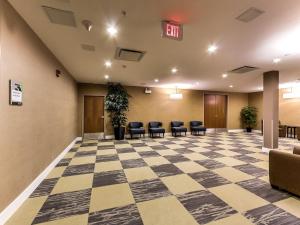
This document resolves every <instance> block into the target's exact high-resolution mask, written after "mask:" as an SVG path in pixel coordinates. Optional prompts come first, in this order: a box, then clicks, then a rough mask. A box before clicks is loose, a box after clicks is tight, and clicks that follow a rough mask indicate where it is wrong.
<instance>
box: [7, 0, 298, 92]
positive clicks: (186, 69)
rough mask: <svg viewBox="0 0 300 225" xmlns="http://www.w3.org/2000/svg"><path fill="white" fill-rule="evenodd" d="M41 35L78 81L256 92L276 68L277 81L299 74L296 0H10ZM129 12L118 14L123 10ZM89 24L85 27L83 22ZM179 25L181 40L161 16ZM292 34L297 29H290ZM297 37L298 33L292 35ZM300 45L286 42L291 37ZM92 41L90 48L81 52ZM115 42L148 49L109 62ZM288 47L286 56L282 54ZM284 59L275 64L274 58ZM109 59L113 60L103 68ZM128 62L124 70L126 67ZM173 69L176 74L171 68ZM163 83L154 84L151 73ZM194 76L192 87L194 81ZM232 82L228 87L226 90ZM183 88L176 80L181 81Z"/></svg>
mask: <svg viewBox="0 0 300 225" xmlns="http://www.w3.org/2000/svg"><path fill="white" fill-rule="evenodd" d="M9 2H10V3H11V4H12V5H13V7H14V8H15V9H16V10H17V11H18V12H19V13H20V14H21V16H22V17H23V18H24V19H25V20H26V22H27V23H28V24H29V25H30V26H31V27H32V29H33V30H34V31H35V32H36V33H37V35H38V36H39V37H40V38H41V39H42V41H43V42H44V43H45V44H46V45H47V46H48V48H49V49H50V50H51V51H52V52H53V53H54V54H55V56H56V57H57V58H58V59H59V60H60V61H61V62H62V64H63V65H64V66H65V67H66V68H67V69H68V70H69V71H70V73H71V74H72V75H73V76H74V78H75V79H76V80H77V81H78V82H86V83H106V82H107V81H106V80H105V79H104V74H109V75H110V77H111V78H110V81H113V82H121V83H123V84H126V85H137V86H157V85H166V86H168V85H170V84H171V86H175V85H174V84H175V83H177V84H178V83H179V84H187V85H191V86H190V87H189V88H192V89H201V90H215V91H229V90H230V91H239V92H251V91H258V90H259V87H261V86H262V73H263V72H264V71H268V70H279V71H280V82H281V83H284V82H291V81H294V80H296V79H298V78H300V63H299V62H300V61H299V60H300V4H299V0H222V1H220V0H88V1H83V0H40V1H39V0H26V1H24V0H9ZM42 5H47V6H51V7H55V8H59V9H64V10H71V11H73V12H74V14H75V18H76V23H77V27H68V26H64V25H57V24H52V23H50V22H49V19H48V17H47V16H46V14H45V12H44V11H43V9H42V8H41V6H42ZM250 7H256V8H259V9H261V10H263V11H265V13H264V14H262V15H261V16H260V17H258V18H257V19H255V20H253V21H252V22H249V23H243V22H240V21H237V20H236V19H235V18H236V17H237V16H238V15H240V14H241V13H242V12H243V11H245V10H246V9H248V8H250ZM122 10H125V11H126V12H127V15H126V16H123V15H122V13H121V11H122ZM84 19H88V20H91V21H92V22H93V29H92V31H91V32H87V31H86V30H85V29H84V27H83V26H82V24H81V21H82V20H84ZM162 20H176V21H178V22H181V23H183V24H184V25H183V26H184V28H183V29H184V35H183V40H182V41H174V40H170V39H165V38H162V37H161V21H162ZM111 23H115V24H116V25H117V27H118V28H119V33H118V36H117V37H116V38H110V37H109V36H108V35H107V33H106V27H107V25H108V24H111ZM295 32H296V33H295ZM297 38H298V39H297ZM294 39H297V40H299V43H297V42H298V41H297V42H296V43H295V45H296V46H295V45H293V46H290V45H291V43H293V40H294ZM213 43H215V44H216V45H218V47H219V49H218V51H217V53H215V54H212V55H209V54H208V53H207V51H206V49H207V47H208V45H210V44H213ZM81 44H91V45H94V46H95V47H96V51H95V52H87V51H84V50H82V48H81ZM116 47H124V48H132V49H138V50H143V51H146V52H147V53H146V55H145V56H144V58H143V59H142V60H141V61H140V62H127V61H119V60H114V59H113V58H114V54H115V49H116ZM288 53H292V54H289V55H288V56H284V55H286V54H288ZM276 57H280V58H282V62H281V63H279V64H273V63H272V60H273V58H276ZM107 59H111V60H112V62H113V66H112V68H110V69H107V68H105V66H104V61H105V60H107ZM123 65H126V66H127V67H126V68H123ZM244 65H249V66H256V67H259V68H260V69H259V70H256V71H254V72H250V73H246V74H231V73H229V74H228V75H229V76H228V78H227V79H222V78H221V75H222V73H224V72H227V71H230V70H232V69H235V68H237V67H240V66H244ZM174 66H176V67H177V68H178V73H177V74H175V75H174V74H172V73H171V72H170V70H171V68H172V67H174ZM155 78H158V79H159V80H160V82H159V83H158V84H156V83H155V82H154V79H155ZM197 82H199V84H198V85H197V84H196V83H197ZM229 85H233V86H234V87H233V88H229ZM179 87H180V85H179Z"/></svg>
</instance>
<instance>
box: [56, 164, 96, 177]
mask: <svg viewBox="0 0 300 225" xmlns="http://www.w3.org/2000/svg"><path fill="white" fill-rule="evenodd" d="M94 167H95V164H94V163H91V164H81V165H74V166H68V167H67V168H66V169H65V171H64V173H63V175H62V176H63V177H67V176H74V175H80V174H88V173H94Z"/></svg>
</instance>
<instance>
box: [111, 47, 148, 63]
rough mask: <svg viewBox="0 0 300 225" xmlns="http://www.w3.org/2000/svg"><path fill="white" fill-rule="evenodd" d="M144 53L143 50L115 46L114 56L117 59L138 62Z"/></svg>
mask: <svg viewBox="0 0 300 225" xmlns="http://www.w3.org/2000/svg"><path fill="white" fill-rule="evenodd" d="M145 53H146V52H145V51H139V50H133V49H127V48H117V50H116V55H115V58H116V59H119V60H126V61H135V62H138V61H140V60H141V59H142V58H143V57H144V55H145Z"/></svg>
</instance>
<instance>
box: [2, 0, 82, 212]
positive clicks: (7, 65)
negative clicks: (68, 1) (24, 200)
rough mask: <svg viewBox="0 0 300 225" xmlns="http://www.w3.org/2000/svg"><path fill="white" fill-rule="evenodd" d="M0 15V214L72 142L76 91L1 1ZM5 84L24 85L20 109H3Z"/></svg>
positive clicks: (13, 13) (6, 96)
mask: <svg viewBox="0 0 300 225" xmlns="http://www.w3.org/2000/svg"><path fill="white" fill-rule="evenodd" d="M0 10H3V11H2V13H3V17H1V20H0V46H1V50H2V51H1V52H2V54H1V68H0V118H1V120H0V134H1V137H0V177H1V179H0V190H1V191H0V211H1V210H2V209H3V208H4V207H6V206H7V205H8V204H9V203H10V202H11V201H12V200H13V199H14V198H16V197H17V196H18V195H19V194H20V193H21V192H22V191H23V190H24V189H25V188H26V187H27V186H28V185H29V184H30V183H31V182H32V181H33V180H34V179H35V178H36V177H37V176H38V175H39V174H40V173H41V172H42V171H43V170H44V169H45V168H46V167H47V166H48V165H49V163H50V162H51V161H52V160H53V159H54V158H55V157H57V156H58V154H59V153H61V152H62V150H63V149H65V147H67V146H68V145H69V144H70V143H71V141H72V140H73V139H74V138H75V137H76V132H77V86H76V83H75V81H74V80H73V78H72V77H71V76H69V75H68V72H67V71H65V70H64V69H63V67H62V66H61V65H60V63H59V62H58V61H57V60H56V59H55V57H54V56H53V55H52V54H51V53H50V52H49V50H48V49H47V48H46V47H45V46H44V45H43V43H42V42H41V41H40V40H39V39H38V38H37V36H36V35H35V34H34V33H33V32H32V31H31V29H30V28H29V27H28V26H27V25H26V23H25V22H24V21H23V20H22V19H21V18H20V17H19V15H18V14H17V13H16V12H15V11H14V10H13V8H12V7H11V6H10V5H9V4H8V3H7V2H6V1H3V0H0ZM56 69H61V70H62V71H63V75H62V76H61V77H60V78H57V77H56V76H55V70H56ZM9 79H13V80H17V81H19V82H21V83H22V84H23V85H24V98H23V106H20V107H18V106H10V105H9V104H8V99H9V85H8V84H9Z"/></svg>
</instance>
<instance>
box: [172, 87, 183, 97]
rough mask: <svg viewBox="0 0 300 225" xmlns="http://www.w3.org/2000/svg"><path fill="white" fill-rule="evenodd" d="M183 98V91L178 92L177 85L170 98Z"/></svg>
mask: <svg viewBox="0 0 300 225" xmlns="http://www.w3.org/2000/svg"><path fill="white" fill-rule="evenodd" d="M182 98H183V96H182V93H178V88H177V87H176V92H175V93H172V94H170V99H174V100H179V99H182Z"/></svg>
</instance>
